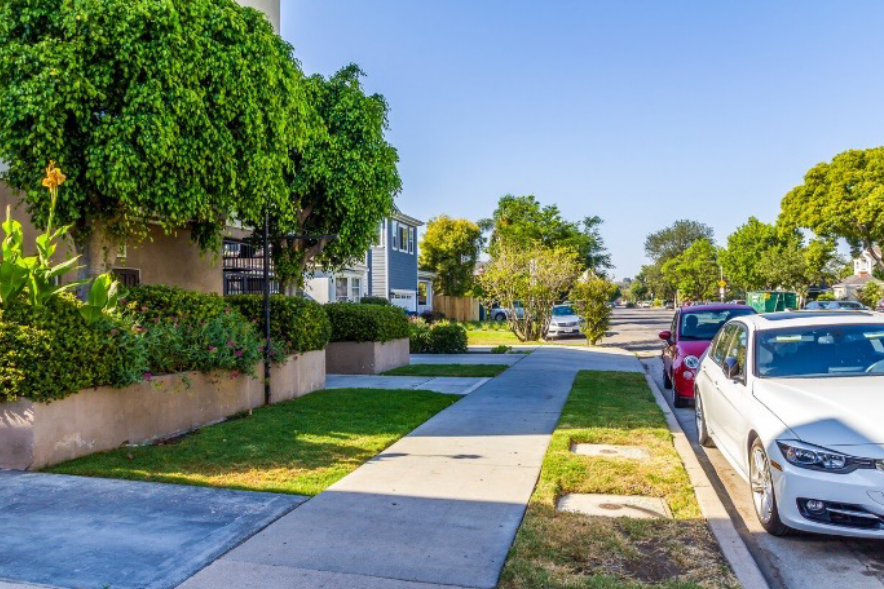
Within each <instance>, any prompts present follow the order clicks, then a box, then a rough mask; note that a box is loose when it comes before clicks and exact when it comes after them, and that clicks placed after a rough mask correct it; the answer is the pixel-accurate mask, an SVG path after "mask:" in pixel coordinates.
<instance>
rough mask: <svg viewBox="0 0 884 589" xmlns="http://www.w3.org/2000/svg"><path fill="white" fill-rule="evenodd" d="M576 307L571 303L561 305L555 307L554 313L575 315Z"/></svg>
mask: <svg viewBox="0 0 884 589" xmlns="http://www.w3.org/2000/svg"><path fill="white" fill-rule="evenodd" d="M573 314H574V309H572V308H571V305H559V306H558V307H553V315H555V316H559V317H560V316H562V315H573Z"/></svg>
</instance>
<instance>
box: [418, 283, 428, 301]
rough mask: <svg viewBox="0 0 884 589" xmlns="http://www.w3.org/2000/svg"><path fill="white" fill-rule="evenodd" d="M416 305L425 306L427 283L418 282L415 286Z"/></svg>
mask: <svg viewBox="0 0 884 589" xmlns="http://www.w3.org/2000/svg"><path fill="white" fill-rule="evenodd" d="M417 304H418V305H426V304H427V283H426V282H419V283H418V284H417Z"/></svg>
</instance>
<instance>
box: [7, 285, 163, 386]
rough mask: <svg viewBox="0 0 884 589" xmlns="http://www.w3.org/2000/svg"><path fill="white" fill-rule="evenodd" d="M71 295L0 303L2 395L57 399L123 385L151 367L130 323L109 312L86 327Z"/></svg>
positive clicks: (139, 338) (142, 344)
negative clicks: (35, 301) (0, 305)
mask: <svg viewBox="0 0 884 589" xmlns="http://www.w3.org/2000/svg"><path fill="white" fill-rule="evenodd" d="M81 306H82V304H81V303H80V302H79V301H77V300H76V299H75V298H74V297H73V296H71V295H67V294H65V295H61V296H58V297H55V298H52V299H49V300H48V301H46V304H45V306H42V307H34V306H31V305H10V306H5V307H3V308H0V400H3V401H12V400H15V399H17V398H20V397H24V398H28V399H33V400H35V401H51V400H53V399H61V398H63V397H65V396H67V395H69V394H71V393H74V392H76V391H78V390H80V389H84V388H89V387H95V386H101V385H111V386H115V387H123V386H126V385H129V384H132V383H133V382H137V381H138V380H140V379H141V378H142V376H143V374H144V373H145V372H147V371H148V370H149V365H148V362H147V356H148V352H147V348H146V346H145V344H144V342H143V341H142V338H141V337H140V336H139V335H138V333H137V331H136V329H135V326H134V324H133V323H132V322H131V321H130V320H128V319H126V318H121V317H119V316H114V315H108V316H105V317H102V318H100V320H99V321H98V322H96V323H95V324H94V325H92V326H90V325H88V324H87V323H86V320H85V319H84V318H83V316H82V315H81V314H80V307H81Z"/></svg>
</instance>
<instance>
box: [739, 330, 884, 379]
mask: <svg viewBox="0 0 884 589" xmlns="http://www.w3.org/2000/svg"><path fill="white" fill-rule="evenodd" d="M755 357H756V360H755V365H756V368H757V370H756V372H757V374H758V376H761V377H770V378H775V377H792V378H801V377H820V376H847V375H851V376H853V375H865V376H876V375H877V376H880V375H882V374H884V325H881V324H878V325H826V326H812V327H796V328H787V329H775V330H770V331H761V332H758V336H757V339H756V354H755Z"/></svg>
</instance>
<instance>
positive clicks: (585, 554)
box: [499, 372, 738, 589]
mask: <svg viewBox="0 0 884 589" xmlns="http://www.w3.org/2000/svg"><path fill="white" fill-rule="evenodd" d="M581 442H584V443H596V444H625V445H639V446H643V447H645V448H647V449H648V450H649V452H650V453H651V459H650V460H648V461H632V460H627V459H622V458H619V459H618V458H610V457H588V456H579V455H576V454H574V453H572V452H570V447H571V444H573V443H581ZM571 492H576V493H605V494H617V495H650V496H655V497H663V498H664V499H665V500H666V501H667V503H668V504H669V507H670V509H671V510H672V513H673V515H674V519H673V520H668V521H667V520H629V519H625V518H620V519H613V518H603V517H587V516H583V515H580V514H572V513H557V512H556V511H555V504H556V501H557V499H558V498H559V497H561V496H562V495H564V494H566V493H571ZM499 587H500V589H529V588H534V587H543V588H545V589H572V588H574V589H577V588H580V589H614V588H617V589H633V588H645V587H655V588H659V589H663V588H665V589H696V588H699V587H706V588H716V589H718V588H732V587H738V584H737V581H736V579H735V578H734V576H733V574H732V573H731V571H730V569H729V567H728V566H727V565H726V563H725V561H724V559H723V557H722V556H721V553H720V551H719V548H718V545H717V544H716V542H715V539H714V538H713V536H712V534H711V532H710V531H709V529H708V527H707V525H706V522H705V521H704V520H703V519H702V518H701V517H700V512H699V507H698V506H697V503H696V500H695V497H694V493H693V490H692V488H691V485H690V481H689V479H688V476H687V473H686V472H685V470H684V467H683V466H682V463H681V460H680V459H679V457H678V454H677V453H676V451H675V448H674V447H673V445H672V441H671V436H670V433H669V430H668V428H667V427H666V422H665V420H664V418H663V414H662V413H661V411H660V409H659V407H658V406H657V405H656V403H655V402H654V399H653V396H652V395H651V393H650V391H649V390H648V387H647V384H646V382H645V379H644V377H643V376H642V375H641V374H628V373H617V372H581V373H580V374H579V375H578V377H577V379H576V380H575V382H574V387H573V388H572V389H571V394H570V397H569V398H568V402H567V404H566V405H565V408H564V411H563V413H562V417H561V419H560V421H559V424H558V426H557V428H556V430H555V432H554V434H553V438H552V440H551V442H550V446H549V450H548V451H547V454H546V457H545V459H544V462H543V468H542V471H541V474H540V480H539V482H538V484H537V488H536V489H535V491H534V495H533V496H532V498H531V502H530V504H529V506H528V511H527V513H526V515H525V519H524V520H523V522H522V526H521V528H520V529H519V533H518V536H517V537H516V541H515V543H514V545H513V548H512V549H511V551H510V555H509V558H508V560H507V564H506V566H505V568H504V571H503V574H502V576H501V582H500V585H499Z"/></svg>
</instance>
